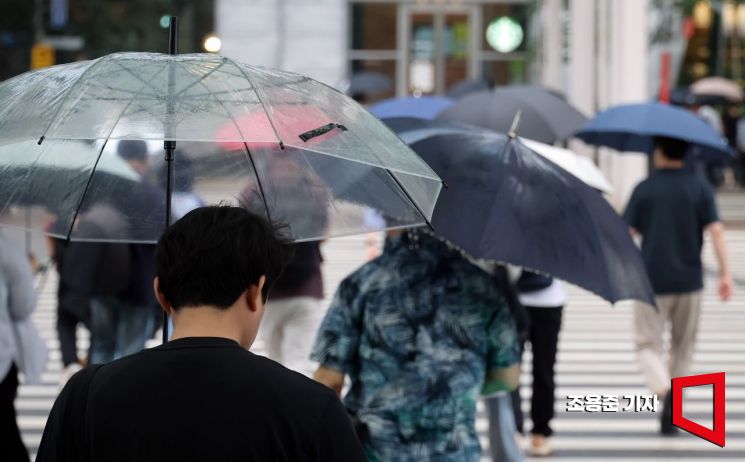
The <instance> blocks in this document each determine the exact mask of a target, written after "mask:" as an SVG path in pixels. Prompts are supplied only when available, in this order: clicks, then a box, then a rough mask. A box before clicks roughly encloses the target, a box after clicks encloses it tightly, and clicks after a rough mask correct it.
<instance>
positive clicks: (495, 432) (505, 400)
mask: <svg viewBox="0 0 745 462" xmlns="http://www.w3.org/2000/svg"><path fill="white" fill-rule="evenodd" d="M484 406H485V407H486V414H487V416H488V418H489V453H490V454H491V456H492V460H493V461H499V462H522V461H523V460H524V456H523V452H522V450H521V449H520V448H519V447H518V446H517V441H516V440H515V435H516V434H517V426H516V425H515V414H514V413H513V411H512V396H510V394H509V393H506V392H505V393H500V394H498V395H495V396H492V397H489V398H486V399H484Z"/></svg>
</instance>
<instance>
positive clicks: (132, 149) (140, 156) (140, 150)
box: [116, 140, 147, 162]
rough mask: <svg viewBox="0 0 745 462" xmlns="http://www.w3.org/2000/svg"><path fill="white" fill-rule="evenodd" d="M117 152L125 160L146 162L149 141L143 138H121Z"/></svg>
mask: <svg viewBox="0 0 745 462" xmlns="http://www.w3.org/2000/svg"><path fill="white" fill-rule="evenodd" d="M116 153H117V154H119V156H120V157H121V158H122V159H124V160H134V161H139V162H145V161H146V160H147V143H145V142H144V141H142V140H121V141H119V144H118V145H117V147H116Z"/></svg>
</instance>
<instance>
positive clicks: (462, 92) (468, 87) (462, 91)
mask: <svg viewBox="0 0 745 462" xmlns="http://www.w3.org/2000/svg"><path fill="white" fill-rule="evenodd" d="M489 88H491V86H490V85H489V82H487V81H486V80H484V79H469V80H461V81H460V82H458V83H456V84H455V85H453V86H452V87H450V88H449V89H448V98H453V99H456V98H462V97H464V96H466V95H469V94H471V93H475V92H477V91H488V90H489Z"/></svg>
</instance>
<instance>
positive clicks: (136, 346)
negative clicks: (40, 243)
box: [62, 203, 153, 363]
mask: <svg viewBox="0 0 745 462" xmlns="http://www.w3.org/2000/svg"><path fill="white" fill-rule="evenodd" d="M126 226H127V223H126V220H125V219H124V217H123V216H122V214H121V213H120V212H119V211H118V210H117V209H116V208H115V207H114V206H112V205H110V204H107V203H98V204H95V205H93V206H92V207H91V208H90V209H89V210H87V211H86V212H85V213H83V214H82V215H81V216H80V223H79V227H78V232H79V233H80V236H81V237H82V238H83V239H85V237H86V236H93V235H96V236H110V239H113V238H114V237H115V236H117V235H120V234H121V233H122V229H123V228H124V227H126ZM132 247H133V246H132V245H131V244H123V243H115V242H85V241H72V242H70V243H69V244H68V246H67V249H66V251H65V259H64V267H63V269H62V272H63V273H64V274H65V275H68V277H67V294H68V295H67V300H68V303H69V304H70V305H71V306H79V307H90V313H91V318H90V327H91V345H90V362H91V363H105V362H109V361H112V360H114V359H116V358H119V357H122V356H126V355H130V354H132V353H136V352H138V351H140V350H141V349H142V348H144V346H145V341H146V340H147V339H148V337H149V335H150V333H151V327H150V326H151V325H152V322H153V320H152V311H151V310H150V309H148V306H147V305H138V304H134V303H132V297H137V296H138V295H137V294H136V293H134V291H133V290H132V287H133V286H134V285H135V284H136V283H135V279H134V278H135V277H141V276H139V275H137V274H135V273H137V272H138V271H139V268H138V267H137V266H136V264H135V262H134V255H133V249H132ZM140 296H141V295H140ZM83 309H85V308H81V310H83Z"/></svg>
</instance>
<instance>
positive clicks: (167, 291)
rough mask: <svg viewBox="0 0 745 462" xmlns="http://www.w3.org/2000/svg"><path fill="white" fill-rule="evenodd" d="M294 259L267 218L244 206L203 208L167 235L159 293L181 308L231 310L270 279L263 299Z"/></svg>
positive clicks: (160, 253) (159, 254)
mask: <svg viewBox="0 0 745 462" xmlns="http://www.w3.org/2000/svg"><path fill="white" fill-rule="evenodd" d="M290 258H291V247H290V246H289V244H288V242H287V241H286V240H285V239H284V238H283V237H281V236H280V234H279V232H278V229H277V228H275V227H273V226H272V225H271V224H270V223H269V222H268V221H267V220H265V219H264V218H263V217H260V216H258V215H256V214H254V213H251V212H249V211H248V210H246V209H244V208H240V207H230V206H209V207H200V208H198V209H194V210H192V211H191V212H189V213H187V214H186V215H185V216H184V217H183V218H181V219H180V220H179V221H177V222H176V223H174V224H173V225H172V226H171V227H170V228H168V229H167V230H166V232H165V233H163V236H162V237H161V238H160V241H159V242H158V248H157V251H156V273H157V274H156V275H157V277H158V280H159V284H160V286H159V287H160V292H162V293H163V295H164V297H165V299H166V300H167V301H168V302H169V303H170V304H171V306H172V307H173V309H175V310H179V309H180V308H183V307H189V306H213V307H217V308H221V309H226V308H228V307H230V306H231V305H232V304H233V303H234V302H235V301H236V300H237V299H238V297H239V296H240V295H241V294H242V293H243V292H244V291H245V290H246V289H247V288H248V287H249V286H251V285H258V282H259V279H260V278H261V276H266V282H265V284H264V288H263V296H264V299H266V296H267V294H268V290H269V288H270V287H271V285H272V283H273V282H274V281H275V280H276V279H277V277H278V276H279V275H280V274H281V273H282V270H283V269H284V267H285V266H286V264H287V262H288V261H289V259H290Z"/></svg>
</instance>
